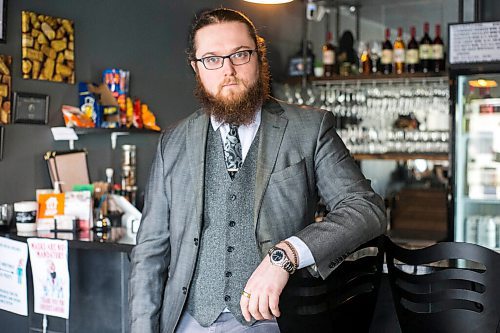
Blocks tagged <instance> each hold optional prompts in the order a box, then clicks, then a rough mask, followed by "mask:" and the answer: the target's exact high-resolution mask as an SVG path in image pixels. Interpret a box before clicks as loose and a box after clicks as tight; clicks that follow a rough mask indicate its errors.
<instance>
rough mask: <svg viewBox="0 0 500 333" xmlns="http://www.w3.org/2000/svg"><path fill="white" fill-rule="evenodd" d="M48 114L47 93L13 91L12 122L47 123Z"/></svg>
mask: <svg viewBox="0 0 500 333" xmlns="http://www.w3.org/2000/svg"><path fill="white" fill-rule="evenodd" d="M48 116H49V96H48V95H41V94H32V93H24V92H15V93H14V121H13V122H14V123H27V124H47V121H48Z"/></svg>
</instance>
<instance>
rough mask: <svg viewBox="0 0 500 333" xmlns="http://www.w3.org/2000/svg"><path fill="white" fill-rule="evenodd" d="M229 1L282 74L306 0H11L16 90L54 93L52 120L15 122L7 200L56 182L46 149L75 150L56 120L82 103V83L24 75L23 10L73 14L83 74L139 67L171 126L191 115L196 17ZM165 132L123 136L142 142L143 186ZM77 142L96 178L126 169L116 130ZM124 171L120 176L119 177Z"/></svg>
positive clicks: (140, 93)
mask: <svg viewBox="0 0 500 333" xmlns="http://www.w3.org/2000/svg"><path fill="white" fill-rule="evenodd" d="M221 5H223V6H227V7H230V8H234V9H239V10H243V11H244V12H246V13H247V14H248V15H249V16H250V18H251V19H253V20H254V22H255V23H256V26H257V27H258V28H259V30H260V33H261V34H262V35H263V36H264V37H265V38H266V39H267V40H268V47H269V58H270V63H271V68H272V73H273V76H274V77H275V78H278V79H279V78H280V77H281V76H282V73H283V72H284V70H285V63H286V58H287V56H288V55H290V54H291V53H294V52H296V47H297V45H298V44H299V41H300V38H301V24H302V13H303V11H302V6H303V4H302V2H301V1H295V2H292V3H291V4H286V5H277V6H263V5H256V4H249V3H246V2H244V1H242V0H228V1H212V0H206V1H194V0H190V1H164V0H151V1H146V2H138V1H133V0H106V1H102V0H85V1H81V0H50V1H35V0H31V1H29V0H10V1H8V8H7V43H5V44H0V54H7V55H12V56H13V58H14V63H13V68H12V70H13V87H12V88H13V91H19V92H35V93H42V94H48V95H49V96H50V113H49V124H48V125H46V126H44V125H20V124H14V125H7V126H6V128H5V138H4V139H5V140H4V141H5V142H4V157H3V160H2V161H0V203H4V202H15V201H20V200H33V199H34V198H35V189H37V188H48V187H50V180H49V176H48V172H47V167H46V165H45V161H44V160H43V158H42V156H43V154H44V152H46V151H47V150H67V149H68V145H67V143H63V142H54V141H53V140H52V135H51V132H50V127H51V126H61V125H63V118H62V115H61V112H60V108H61V105H62V104H69V105H77V104H78V94H77V85H68V84H61V83H50V82H44V81H34V80H23V79H22V77H21V74H20V73H21V11H22V10H30V11H34V12H38V13H41V14H46V15H52V16H56V17H63V18H69V19H72V20H73V21H74V23H75V40H76V43H75V52H76V54H75V57H76V80H77V81H86V82H100V80H101V74H102V71H103V70H104V69H106V68H124V69H128V70H130V71H131V84H130V89H131V94H132V96H137V97H139V98H141V100H142V101H143V102H145V103H147V104H148V105H149V106H150V108H151V109H152V110H153V111H154V112H155V114H156V116H157V120H158V123H159V125H160V126H161V127H162V128H165V127H166V126H168V125H171V124H173V123H175V122H176V121H178V120H180V119H182V118H184V117H185V116H187V115H188V114H190V113H191V112H192V111H193V110H194V109H195V108H196V107H197V103H196V101H195V100H194V99H193V97H192V89H193V82H194V81H193V75H192V73H191V71H190V68H189V67H188V66H187V63H186V60H185V54H184V50H185V48H186V45H187V44H186V40H187V34H188V29H189V25H190V22H191V20H192V17H193V15H194V14H195V13H197V12H199V11H200V10H201V9H202V8H211V7H217V6H221ZM157 138H158V135H155V134H147V135H140V134H133V135H130V136H128V137H120V138H119V139H118V145H121V144H125V143H131V144H136V145H137V149H138V153H137V155H138V184H139V187H140V190H141V191H142V190H143V187H144V184H145V181H146V179H147V173H148V170H149V165H150V163H151V160H152V158H153V155H154V150H155V146H156V141H157ZM76 148H86V149H87V150H88V152H89V154H88V160H89V168H90V173H91V179H92V180H93V181H95V180H104V178H105V175H104V170H105V168H106V167H114V168H115V171H118V170H119V169H118V168H119V163H120V162H119V158H120V151H119V149H117V150H116V151H112V150H111V142H110V137H109V135H105V134H96V135H87V136H80V140H79V141H77V142H76ZM117 180H118V177H116V176H115V181H117Z"/></svg>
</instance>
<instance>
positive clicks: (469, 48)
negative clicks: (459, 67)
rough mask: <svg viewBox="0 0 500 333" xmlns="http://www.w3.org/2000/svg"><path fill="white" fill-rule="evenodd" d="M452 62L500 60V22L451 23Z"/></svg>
mask: <svg viewBox="0 0 500 333" xmlns="http://www.w3.org/2000/svg"><path fill="white" fill-rule="evenodd" d="M449 56H450V64H451V65H456V64H466V63H484V62H496V61H500V22H481V23H466V24H452V25H450V55H449Z"/></svg>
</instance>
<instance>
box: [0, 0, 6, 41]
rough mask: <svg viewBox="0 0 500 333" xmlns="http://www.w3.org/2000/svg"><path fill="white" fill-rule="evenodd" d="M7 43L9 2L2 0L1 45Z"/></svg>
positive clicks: (0, 18) (0, 20) (0, 15)
mask: <svg viewBox="0 0 500 333" xmlns="http://www.w3.org/2000/svg"><path fill="white" fill-rule="evenodd" d="M5 42H7V0H0V43H5Z"/></svg>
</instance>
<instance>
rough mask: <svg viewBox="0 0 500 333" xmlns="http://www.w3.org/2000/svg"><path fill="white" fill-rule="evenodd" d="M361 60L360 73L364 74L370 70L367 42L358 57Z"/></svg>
mask: <svg viewBox="0 0 500 333" xmlns="http://www.w3.org/2000/svg"><path fill="white" fill-rule="evenodd" d="M359 60H360V62H361V68H360V73H361V74H364V75H369V74H371V72H372V59H371V57H370V49H369V47H368V44H365V45H364V47H363V51H362V53H361V56H360V57H359Z"/></svg>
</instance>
